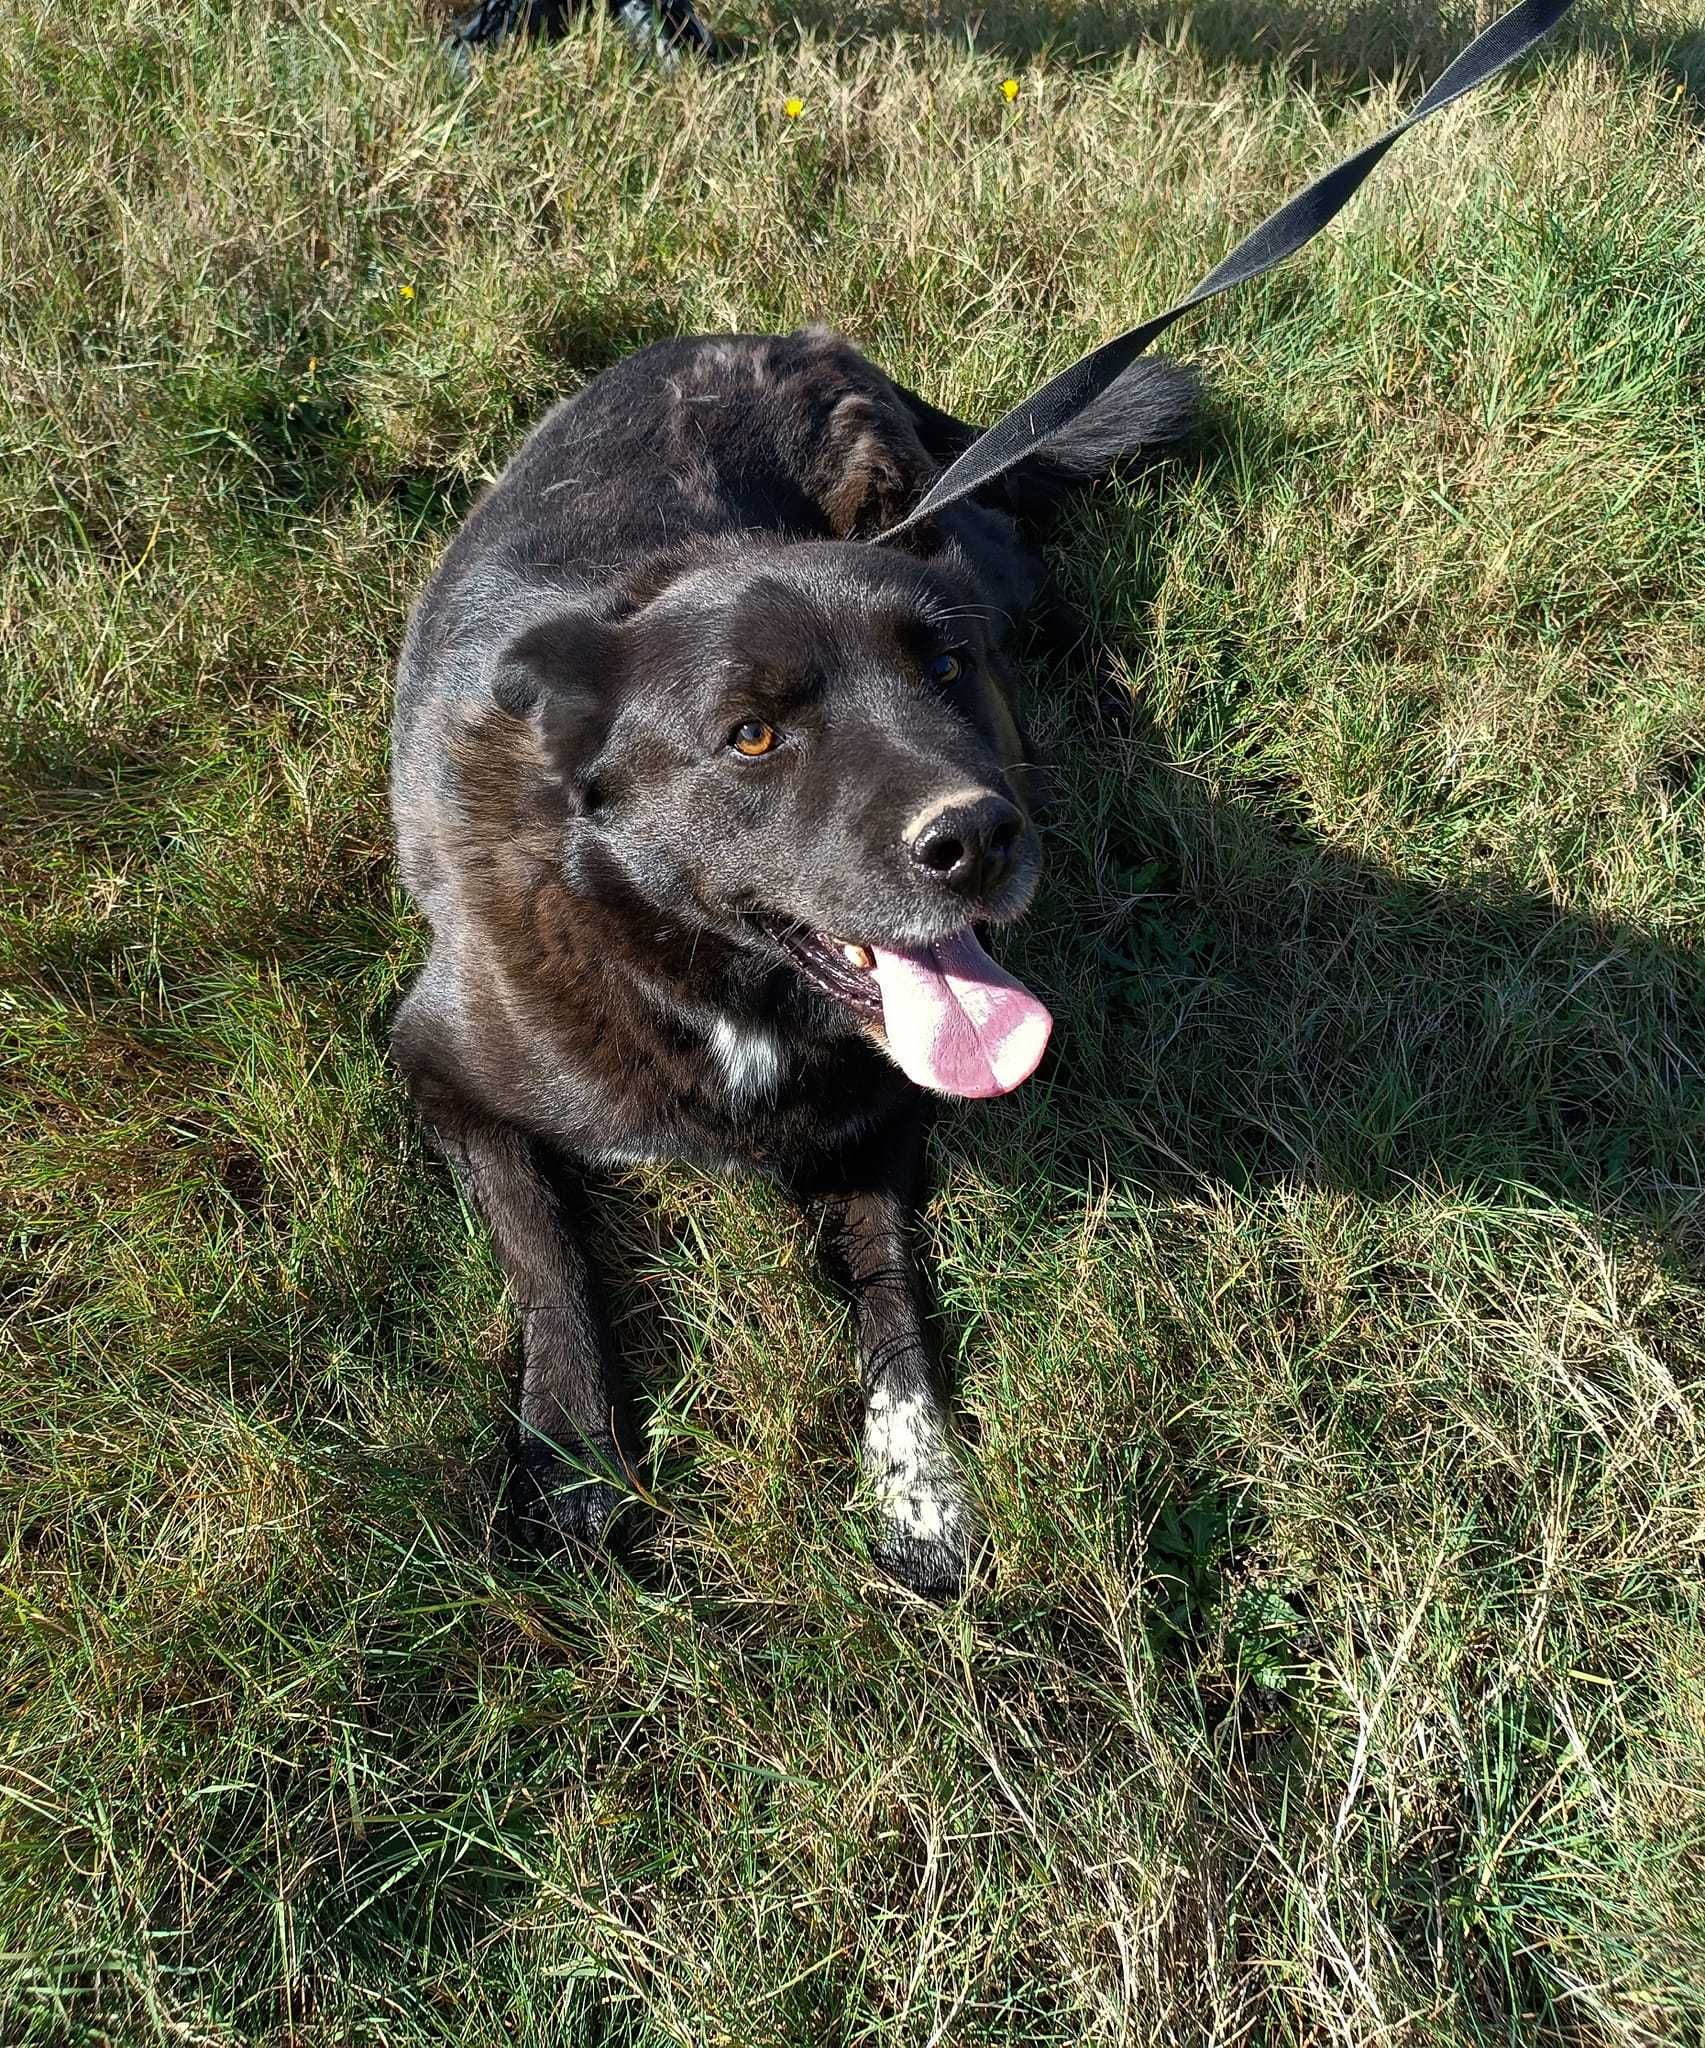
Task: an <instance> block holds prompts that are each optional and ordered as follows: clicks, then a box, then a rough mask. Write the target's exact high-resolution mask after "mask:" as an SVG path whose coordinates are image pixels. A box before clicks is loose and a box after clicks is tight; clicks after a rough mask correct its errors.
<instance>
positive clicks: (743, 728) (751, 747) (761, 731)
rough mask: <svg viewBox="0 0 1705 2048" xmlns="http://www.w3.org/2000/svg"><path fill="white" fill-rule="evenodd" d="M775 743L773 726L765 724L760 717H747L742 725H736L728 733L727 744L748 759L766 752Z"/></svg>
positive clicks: (755, 757) (753, 758) (752, 759)
mask: <svg viewBox="0 0 1705 2048" xmlns="http://www.w3.org/2000/svg"><path fill="white" fill-rule="evenodd" d="M775 743H776V729H775V727H774V726H773V725H766V724H765V723H764V721H763V720H762V719H761V718H748V719H747V721H746V723H745V724H744V725H737V726H736V727H735V728H734V730H733V731H732V732H731V733H730V734H729V735H728V744H729V745H730V746H731V747H732V748H733V749H734V751H735V752H736V753H737V754H744V755H745V756H746V758H747V760H748V761H755V760H756V759H757V758H758V756H759V755H760V754H767V753H768V752H769V751H770V749H771V748H772V747H773V746H774V745H775Z"/></svg>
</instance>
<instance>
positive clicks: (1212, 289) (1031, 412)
mask: <svg viewBox="0 0 1705 2048" xmlns="http://www.w3.org/2000/svg"><path fill="white" fill-rule="evenodd" d="M1573 5H1574V0H1520V4H1519V5H1518V6H1515V7H1512V8H1511V9H1510V11H1509V13H1508V14H1506V15H1504V16H1503V18H1502V19H1501V20H1499V21H1495V22H1493V24H1492V26H1491V27H1490V28H1489V29H1487V30H1486V31H1485V32H1484V33H1483V34H1481V35H1478V36H1476V37H1475V38H1474V40H1473V42H1471V43H1470V44H1469V46H1468V48H1467V49H1466V50H1464V51H1463V53H1462V55H1461V56H1460V57H1458V58H1457V59H1456V61H1455V62H1454V63H1453V64H1452V65H1450V67H1449V68H1448V69H1447V70H1446V71H1445V73H1444V75H1443V76H1442V77H1441V78H1440V79H1439V81H1438V83H1437V84H1436V85H1435V86H1434V87H1433V88H1432V90H1431V91H1430V92H1429V93H1427V94H1426V96H1425V97H1424V98H1423V99H1422V100H1421V101H1420V102H1419V103H1418V104H1417V105H1416V107H1415V109H1414V111H1413V112H1412V113H1410V114H1408V115H1406V116H1405V117H1404V118H1403V119H1402V120H1401V121H1399V122H1398V124H1397V126H1396V127H1395V128H1389V129H1387V130H1386V132H1385V133H1384V134H1383V135H1382V136H1380V137H1379V138H1378V140H1377V141H1374V142H1370V143H1368V144H1367V146H1366V147H1365V148H1363V149H1358V150H1357V151H1356V152H1355V153H1354V155H1352V156H1347V157H1345V159H1344V161H1343V162H1342V163H1341V164H1337V165H1335V166H1334V167H1333V168H1332V169H1331V170H1329V171H1327V172H1326V173H1325V174H1324V175H1323V176H1321V177H1318V178H1316V179H1315V181H1314V183H1313V184H1312V185H1310V186H1308V187H1307V188H1306V189H1305V190H1303V191H1301V192H1299V193H1298V194H1297V195H1296V197H1295V198H1294V199H1287V200H1286V201H1285V203H1284V205H1283V206H1281V207H1280V208H1279V210H1278V212H1277V213H1270V214H1269V215H1268V216H1267V218H1266V219H1265V220H1264V221H1263V222H1262V223H1261V225H1260V226H1259V227H1258V228H1256V229H1255V230H1254V232H1253V233H1252V234H1249V235H1246V236H1245V237H1244V239H1243V240H1242V241H1241V242H1239V243H1238V245H1237V247H1236V248H1235V249H1233V251H1232V252H1231V254H1230V255H1229V256H1228V257H1226V259H1225V261H1224V262H1223V263H1221V264H1219V265H1217V266H1216V268H1214V269H1213V270H1210V271H1209V272H1208V274H1207V276H1206V277H1204V278H1203V280H1202V282H1201V283H1200V284H1199V285H1197V287H1196V289H1195V290H1194V291H1193V292H1191V293H1190V294H1189V296H1188V297H1187V298H1182V299H1180V300H1179V301H1178V303H1177V305H1176V306H1173V307H1171V308H1169V310H1168V311H1166V312H1164V313H1157V314H1156V315H1155V317H1154V318H1153V319H1152V320H1145V321H1144V322H1143V323H1142V325H1141V326H1140V327H1133V328H1131V329H1130V330H1129V331H1128V332H1127V333H1125V334H1121V335H1119V336H1117V337H1116V338H1115V339H1114V340H1112V341H1107V342H1103V343H1102V345H1101V346H1100V348H1098V349H1094V350H1092V351H1091V352H1090V353H1089V354H1088V355H1086V356H1081V357H1080V358H1079V359H1078V360H1077V361H1076V362H1075V363H1073V364H1072V366H1071V368H1070V369H1069V370H1062V371H1061V372H1060V373H1059V375H1058V376H1057V377H1050V378H1049V380H1048V382H1047V383H1046V384H1044V385H1043V386H1042V388H1041V390H1040V391H1037V392H1034V393H1032V395H1031V396H1030V397H1029V398H1027V399H1025V400H1024V402H1023V403H1022V404H1021V405H1015V406H1014V407H1013V409H1012V411H1011V412H1009V413H1008V414H1007V415H1006V417H1005V418H1004V419H1002V420H997V421H996V422H995V424H994V425H993V426H992V427H990V428H989V429H988V431H987V432H986V433H985V434H983V435H982V436H981V438H980V439H978V440H976V441H973V442H972V444H971V445H970V447H969V448H967V449H966V450H965V452H964V454H963V455H961V456H960V457H959V458H958V459H957V460H956V461H954V462H952V463H950V464H949V466H948V467H947V468H946V469H945V470H943V471H942V473H941V475H940V476H939V477H937V478H936V480H935V483H934V485H933V486H932V488H931V489H930V490H929V491H927V492H926V493H925V494H924V496H923V497H922V498H920V499H919V500H918V502H917V504H916V505H914V506H913V507H912V509H911V511H910V512H908V513H907V515H906V516H905V518H904V519H902V520H901V521H900V523H899V524H898V525H897V526H891V527H889V529H888V531H887V532H886V533H881V534H878V535H877V539H878V540H879V541H887V540H893V539H894V537H895V536H896V535H897V534H902V533H905V532H906V531H907V530H908V528H910V527H913V526H916V525H918V524H919V523H920V522H921V521H923V520H925V519H928V518H929V517H930V516H931V515H932V514H933V513H936V512H941V511H944V510H945V509H946V508H947V507H948V506H949V505H957V504H958V503H959V501H960V499H961V498H968V497H970V495H971V494H972V492H973V491H980V490H982V489H983V487H984V486H985V485H986V484H991V483H993V482H994V481H995V479H996V478H997V477H1001V476H1005V474H1006V473H1007V471H1008V470H1009V469H1013V468H1015V467H1016V466H1017V465H1018V464H1019V463H1021V462H1024V461H1027V460H1028V459H1029V458H1030V457H1031V456H1033V455H1034V454H1036V452H1037V451H1038V449H1039V448H1040V447H1041V446H1042V445H1043V443H1045V442H1046V441H1047V439H1048V437H1049V435H1051V434H1055V433H1058V432H1059V430H1060V428H1062V427H1063V426H1065V425H1066V424H1067V423H1068V422H1069V421H1071V420H1074V419H1076V418H1077V416H1078V414H1079V413H1081V412H1083V411H1085V410H1086V409H1087V408H1088V407H1089V406H1090V405H1092V404H1093V403H1094V402H1095V400H1096V399H1098V398H1099V397H1100V396H1101V394H1102V392H1104V391H1105V390H1106V389H1107V387H1108V386H1109V385H1110V384H1112V383H1113V381H1114V380H1115V379H1116V378H1117V377H1118V376H1119V375H1120V374H1121V372H1123V371H1124V370H1126V369H1128V368H1129V367H1130V365H1131V364H1132V363H1134V362H1135V361H1136V359H1137V357H1138V356H1140V355H1141V354H1142V352H1143V351H1144V349H1146V348H1147V347H1148V345H1149V343H1150V342H1151V341H1153V340H1155V338H1156V337H1157V336H1159V335H1161V334H1163V333H1165V331H1166V329H1167V328H1169V327H1170V326H1171V325H1172V323H1173V321H1174V320H1177V319H1179V318H1180V317H1181V316H1182V315H1183V314H1185V313H1187V312H1189V310H1190V308H1191V307H1192V306H1199V305H1200V304H1201V303H1202V301H1203V300H1204V299H1211V298H1214V297H1215V296H1217V294H1219V293H1220V292H1224V291H1229V290H1230V289H1231V287H1232V286H1233V285H1234V284H1245V283H1247V282H1248V281H1249V279H1250V278H1252V277H1259V276H1260V275H1261V274H1262V272H1263V271H1267V270H1271V269H1272V268H1273V266H1274V264H1276V263H1283V262H1284V260H1285V258H1286V257H1287V256H1294V255H1295V254H1296V252H1297V250H1298V249H1300V248H1301V247H1302V246H1303V244H1304V243H1305V242H1310V241H1312V240H1313V239H1314V237H1315V236H1316V235H1317V234H1319V232H1320V230H1321V229H1322V228H1323V227H1325V225H1326V224H1327V222H1328V221H1330V220H1331V219H1332V218H1333V217H1334V215H1336V214H1337V213H1338V212H1339V210H1340V209H1341V208H1342V207H1343V206H1344V205H1345V204H1346V202H1347V201H1348V200H1349V199H1350V197H1351V195H1352V194H1353V193H1354V192H1355V190H1356V188H1357V187H1358V186H1359V185H1360V184H1361V182H1362V180H1363V179H1364V178H1365V177H1366V176H1367V174H1368V173H1369V171H1371V170H1372V169H1373V167H1374V165H1375V164H1377V163H1378V162H1379V160H1380V158H1381V157H1382V156H1384V154H1385V153H1386V151H1387V150H1388V149H1390V148H1391V147H1392V145H1393V144H1394V143H1395V142H1396V141H1397V140H1398V138H1399V137H1400V136H1403V135H1406V134H1407V133H1408V132H1409V130H1410V129H1411V128H1413V127H1414V126H1415V124H1416V122H1418V121H1424V120H1425V119H1426V118H1427V116H1428V115H1429V114H1436V113H1437V112H1438V111H1439V109H1440V108H1441V107H1448V106H1449V105H1450V103H1451V101H1452V100H1459V99H1461V98H1462V96H1463V94H1464V93H1470V92H1472V91H1473V90H1474V88H1475V87H1476V86H1477V85H1484V84H1485V82H1486V80H1487V79H1488V78H1492V77H1495V76H1496V75H1497V73H1498V72H1500V71H1502V70H1503V69H1504V67H1505V66H1506V65H1509V64H1513V63H1514V62H1515V61H1516V59H1517V58H1518V57H1525V56H1526V55H1527V53H1528V51H1529V50H1531V49H1532V48H1533V46H1534V44H1535V43H1537V42H1538V41H1539V40H1540V39H1541V37H1543V36H1547V35H1549V34H1550V33H1551V31H1552V30H1553V29H1554V28H1555V27H1556V26H1557V24H1558V22H1559V21H1561V20H1562V18H1563V16H1564V15H1565V14H1567V13H1568V11H1569V9H1570V8H1571V7H1572V6H1573Z"/></svg>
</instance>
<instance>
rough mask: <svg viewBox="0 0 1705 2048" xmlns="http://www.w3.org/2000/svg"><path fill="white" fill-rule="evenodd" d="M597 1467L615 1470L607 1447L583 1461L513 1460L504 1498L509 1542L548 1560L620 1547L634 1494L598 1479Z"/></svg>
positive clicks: (628, 1534) (631, 1513)
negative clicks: (513, 1463) (513, 1466)
mask: <svg viewBox="0 0 1705 2048" xmlns="http://www.w3.org/2000/svg"><path fill="white" fill-rule="evenodd" d="M599 1466H603V1467H604V1468H606V1469H610V1468H616V1469H619V1461H618V1460H617V1458H616V1456H615V1453H614V1449H613V1447H612V1448H611V1449H610V1450H607V1451H599V1450H592V1451H589V1452H588V1454H587V1457H586V1461H585V1463H584V1464H577V1463H575V1462H574V1461H571V1460H569V1459H565V1458H554V1457H553V1458H548V1459H528V1460H525V1461H523V1462H522V1463H520V1464H517V1465H516V1466H515V1468H514V1470H513V1472H512V1473H511V1475H510V1480H509V1497H508V1510H509V1528H510V1533H511V1535H512V1536H513V1538H514V1540H515V1541H516V1542H517V1543H519V1544H520V1545H521V1546H522V1547H523V1548H525V1549H527V1550H530V1551H532V1552H534V1553H535V1554H536V1555H537V1556H540V1557H550V1558H564V1559H566V1558H570V1557H574V1556H576V1555H579V1556H585V1555H587V1554H589V1553H594V1552H597V1551H606V1550H607V1551H616V1552H618V1553H619V1552H621V1551H623V1550H625V1549H626V1548H627V1544H628V1541H629V1539H630V1537H631V1534H632V1528H633V1521H634V1512H635V1506H636V1503H635V1498H634V1496H633V1494H632V1493H630V1492H628V1491H627V1490H626V1489H625V1488H623V1487H621V1486H618V1485H615V1484H612V1482H611V1481H610V1480H608V1479H604V1478H601V1477H600V1476H599V1473H598V1471H597V1470H596V1469H595V1468H596V1467H599Z"/></svg>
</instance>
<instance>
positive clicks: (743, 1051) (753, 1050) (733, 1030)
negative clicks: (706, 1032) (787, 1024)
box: [710, 1017, 787, 1109]
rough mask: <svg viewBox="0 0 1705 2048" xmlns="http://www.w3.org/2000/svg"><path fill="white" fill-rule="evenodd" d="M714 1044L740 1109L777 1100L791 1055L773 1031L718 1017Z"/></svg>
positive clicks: (712, 1045)
mask: <svg viewBox="0 0 1705 2048" xmlns="http://www.w3.org/2000/svg"><path fill="white" fill-rule="evenodd" d="M710 1043H711V1050H712V1051H713V1052H714V1053H715V1054H716V1058H717V1064H718V1065H719V1066H720V1067H721V1068H722V1071H723V1074H724V1076H725V1078H726V1079H727V1082H728V1093H729V1095H730V1097H731V1098H732V1100H733V1103H734V1107H735V1108H736V1109H750V1108H751V1107H752V1106H753V1105H754V1104H755V1103H759V1102H768V1101H770V1100H771V1099H772V1098H773V1097H774V1095H775V1092H776V1090H777V1089H778V1088H779V1087H780V1086H781V1077H782V1069H783V1067H784V1066H785V1065H786V1059H787V1056H786V1054H785V1053H784V1052H783V1051H782V1045H781V1040H780V1039H779V1038H777V1037H776V1035H775V1033H774V1032H773V1031H765V1030H764V1029H763V1028H762V1027H761V1026H746V1027H742V1026H741V1025H738V1024H734V1023H731V1022H730V1021H729V1020H728V1018H726V1017H718V1018H717V1020H716V1022H715V1023H714V1024H713V1025H712V1026H711V1028H710Z"/></svg>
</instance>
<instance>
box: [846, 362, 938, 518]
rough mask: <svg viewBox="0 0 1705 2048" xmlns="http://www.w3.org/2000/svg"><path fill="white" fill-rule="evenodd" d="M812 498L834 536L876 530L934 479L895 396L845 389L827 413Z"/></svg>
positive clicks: (902, 511)
mask: <svg viewBox="0 0 1705 2048" xmlns="http://www.w3.org/2000/svg"><path fill="white" fill-rule="evenodd" d="M825 441H826V446H825V449H824V452H823V456H822V460H821V466H820V468H819V472H818V473H819V478H820V483H819V489H818V500H819V502H820V503H821V505H822V507H823V511H824V514H825V516H826V517H827V519H828V522H829V527H830V530H831V531H832V532H833V534H834V536H835V538H836V539H837V540H857V539H862V538H868V537H869V536H870V535H872V534H877V533H880V532H881V531H882V530H883V528H884V527H888V526H893V525H894V524H896V522H897V521H899V520H901V519H903V518H904V517H905V515H906V513H907V512H908V511H909V510H910V508H911V507H912V506H913V505H915V504H916V503H917V501H918V499H919V498H920V497H922V495H923V493H924V492H925V491H926V490H927V489H928V488H929V486H930V484H931V483H932V482H933V481H934V478H935V473H936V466H935V464H934V462H932V461H931V459H930V456H929V453H928V451H927V450H926V449H925V447H924V444H923V442H922V441H921V440H920V439H919V438H918V430H917V427H916V426H915V425H914V423H913V420H912V416H911V414H910V413H909V412H908V411H907V410H906V408H905V406H904V405H902V404H901V402H900V400H899V398H898V396H896V397H894V398H893V399H892V400H890V399H888V398H885V397H876V396H873V395H872V394H870V393H868V392H863V391H854V392H850V393H849V394H848V395H847V396H846V397H845V398H843V399H841V400H840V401H839V403H838V404H837V405H836V407H835V409H834V411H833V412H832V413H831V414H830V415H829V421H828V427H827V431H826V435H825Z"/></svg>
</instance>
